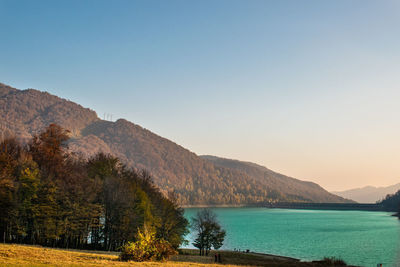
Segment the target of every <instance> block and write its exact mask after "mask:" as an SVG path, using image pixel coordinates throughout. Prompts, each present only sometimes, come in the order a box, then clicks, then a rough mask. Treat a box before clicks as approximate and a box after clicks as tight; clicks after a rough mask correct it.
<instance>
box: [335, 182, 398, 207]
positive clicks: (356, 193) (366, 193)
mask: <svg viewBox="0 0 400 267" xmlns="http://www.w3.org/2000/svg"><path fill="white" fill-rule="evenodd" d="M398 190H400V183H398V184H395V185H391V186H386V187H374V186H365V187H363V188H355V189H350V190H346V191H340V192H339V191H338V192H332V193H333V194H336V195H338V196H341V197H344V198H348V199H352V200H354V201H357V202H359V203H375V202H377V201H380V200H382V199H384V198H385V197H386V195H389V194H394V193H396V192H397V191H398Z"/></svg>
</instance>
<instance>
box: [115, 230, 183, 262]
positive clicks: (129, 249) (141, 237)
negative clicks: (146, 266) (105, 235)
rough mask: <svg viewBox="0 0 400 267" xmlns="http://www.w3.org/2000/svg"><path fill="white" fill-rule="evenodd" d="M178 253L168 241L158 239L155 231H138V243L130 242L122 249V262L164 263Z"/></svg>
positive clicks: (120, 257)
mask: <svg viewBox="0 0 400 267" xmlns="http://www.w3.org/2000/svg"><path fill="white" fill-rule="evenodd" d="M176 254H177V251H176V250H175V249H174V248H173V247H172V246H171V244H170V243H169V242H168V241H165V240H163V239H157V238H156V233H155V231H154V230H153V229H148V228H147V227H144V228H143V230H138V234H137V237H136V242H128V243H126V244H125V245H124V246H122V247H121V254H120V255H119V259H120V260H121V261H164V260H167V259H169V258H170V257H171V256H172V255H176Z"/></svg>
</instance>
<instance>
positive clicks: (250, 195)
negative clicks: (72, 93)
mask: <svg viewBox="0 0 400 267" xmlns="http://www.w3.org/2000/svg"><path fill="white" fill-rule="evenodd" d="M50 123H56V124H59V125H60V126H62V127H64V128H66V129H68V130H70V131H71V141H70V143H69V147H70V149H71V150H72V151H75V152H79V153H82V154H83V155H85V156H88V155H93V154H95V153H97V152H100V151H102V152H105V153H111V154H113V155H115V156H117V157H119V158H120V159H121V160H122V161H123V162H125V163H126V164H127V165H129V166H132V167H135V168H138V169H146V170H148V171H150V172H151V174H152V176H153V178H154V181H155V183H156V184H157V185H158V186H159V187H160V188H161V190H162V191H164V192H167V191H170V190H174V191H175V192H176V193H177V194H178V196H179V199H180V202H181V204H184V205H207V204H208V205H209V204H211V205H215V204H230V205H232V204H233V205H237V204H251V203H257V202H265V201H308V202H309V201H312V202H346V201H347V200H345V199H343V198H341V197H338V196H335V195H333V194H330V193H328V192H327V191H325V190H324V189H323V188H321V187H320V186H318V185H317V184H315V183H310V182H303V181H300V180H297V179H294V178H290V177H286V176H284V175H280V174H277V173H275V172H273V171H270V170H268V169H266V168H264V167H261V166H257V165H254V166H256V167H254V166H253V165H251V164H250V163H248V165H249V166H253V167H252V168H250V167H249V168H247V167H246V168H245V166H243V168H242V167H241V168H237V167H235V166H231V165H229V164H222V163H221V162H217V161H215V160H212V159H211V158H201V157H199V156H197V155H196V154H195V153H193V152H191V151H189V150H187V149H185V148H183V147H182V146H179V145H178V144H176V143H174V142H172V141H170V140H168V139H165V138H163V137H161V136H158V135H156V134H154V133H152V132H151V131H149V130H146V129H144V128H142V127H140V126H139V125H136V124H134V123H131V122H129V121H127V120H124V119H119V120H117V121H116V122H111V121H104V120H101V119H99V118H98V117H97V115H96V113H95V112H94V111H92V110H90V109H87V108H84V107H82V106H80V105H78V104H76V103H73V102H71V101H67V100H65V99H61V98H59V97H57V96H54V95H51V94H49V93H46V92H40V91H37V90H33V89H29V90H17V89H14V88H11V87H9V86H6V85H4V84H0V138H4V137H6V136H10V135H15V136H16V137H18V138H20V139H22V140H28V139H29V138H31V137H32V135H33V134H35V133H38V132H40V131H42V130H43V129H44V128H45V127H47V126H48V125H49V124H50ZM246 166H247V165H246ZM263 168H264V169H263Z"/></svg>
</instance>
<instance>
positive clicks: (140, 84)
mask: <svg viewBox="0 0 400 267" xmlns="http://www.w3.org/2000/svg"><path fill="white" fill-rule="evenodd" d="M399 11H400V3H399V2H398V1H389V0H388V1H379V2H378V1H335V2H322V1H316V0H315V1H276V2H272V1H199V2H194V1H168V2H166V1H116V2H106V1H83V2H82V1H68V2H53V1H38V2H31V1H5V0H0V30H1V33H2V36H3V37H4V38H3V40H2V42H0V51H1V52H0V57H1V58H0V60H1V64H0V82H2V83H5V84H8V85H10V86H13V87H16V88H18V89H26V88H35V89H39V90H43V91H48V92H50V93H52V94H55V95H58V96H60V97H63V98H66V99H70V100H71V101H74V102H77V103H79V104H81V105H83V106H84V107H88V108H91V109H93V110H95V111H96V112H97V114H98V116H99V117H100V118H103V114H104V113H109V114H113V120H116V119H118V118H125V119H127V120H130V121H132V122H134V123H136V124H139V125H141V126H143V127H145V128H147V129H149V130H151V131H153V132H155V133H157V134H159V135H161V136H163V137H166V138H168V139H170V140H172V141H174V142H176V143H178V144H179V145H182V146H184V147H185V148H188V149H190V150H191V151H193V152H195V153H196V154H199V155H204V154H208V155H215V156H220V157H225V158H232V159H238V160H243V161H250V162H254V163H257V164H260V165H264V166H266V167H268V168H270V169H272V170H274V171H277V172H280V173H282V174H285V175H288V176H292V177H295V178H299V179H302V180H308V181H313V182H316V183H318V184H320V185H321V186H323V187H324V188H325V189H327V190H329V191H342V190H347V189H352V188H361V187H364V186H367V185H371V186H378V187H382V186H389V185H393V184H396V183H398V182H399V181H400V164H399V159H400V140H399V136H400V125H399V123H398V121H399V119H398V118H399V117H400V105H399V104H398V102H399V99H400V88H399V84H400V76H399V75H398V73H400V63H399V62H400V61H399V59H400V50H399V49H398V47H399V45H400V35H399V34H398V33H399V30H398V29H400V17H399V16H398V14H399Z"/></svg>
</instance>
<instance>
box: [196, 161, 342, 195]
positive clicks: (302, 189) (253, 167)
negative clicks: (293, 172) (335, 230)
mask: <svg viewBox="0 0 400 267" xmlns="http://www.w3.org/2000/svg"><path fill="white" fill-rule="evenodd" d="M200 157H201V158H203V159H206V160H208V161H210V162H212V163H214V164H215V165H216V166H220V167H223V168H229V169H232V170H236V171H239V172H241V173H242V174H243V175H247V176H249V177H252V178H253V179H255V180H256V181H257V183H258V184H259V185H262V186H263V187H268V188H271V190H273V192H274V193H275V194H276V196H277V197H280V193H281V192H285V195H284V196H285V197H286V198H289V199H290V200H293V201H312V202H336V201H337V196H336V195H334V194H331V193H329V192H327V191H326V190H325V189H323V188H322V187H321V186H319V185H318V184H316V183H313V182H304V181H300V180H298V179H294V178H292V177H288V176H286V175H283V174H280V173H277V172H274V171H271V170H270V169H268V168H266V167H264V166H260V165H258V164H255V163H252V162H244V161H239V160H233V159H225V158H219V157H215V156H210V155H204V156H200Z"/></svg>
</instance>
